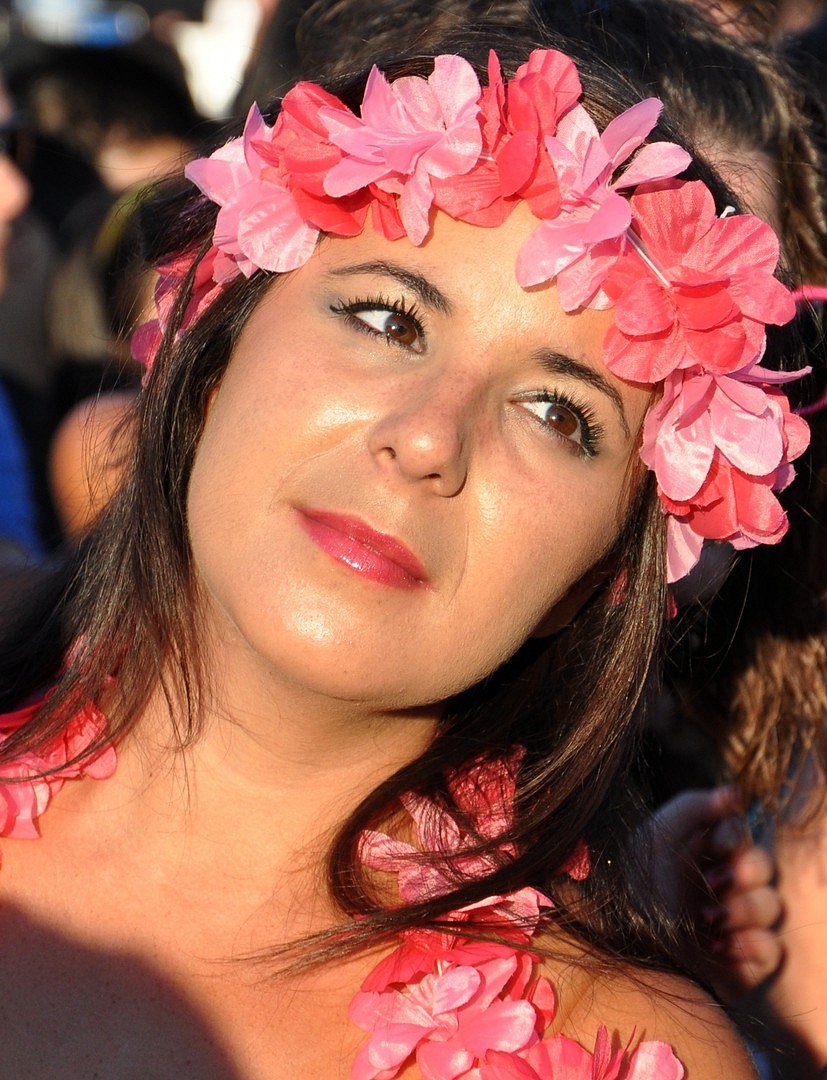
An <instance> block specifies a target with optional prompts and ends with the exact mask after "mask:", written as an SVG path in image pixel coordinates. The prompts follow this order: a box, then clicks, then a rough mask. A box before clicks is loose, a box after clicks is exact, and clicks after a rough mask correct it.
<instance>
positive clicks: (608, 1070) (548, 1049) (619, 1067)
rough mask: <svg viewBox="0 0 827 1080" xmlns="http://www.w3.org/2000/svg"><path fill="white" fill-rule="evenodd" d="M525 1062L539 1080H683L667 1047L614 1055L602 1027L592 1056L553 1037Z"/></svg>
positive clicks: (661, 1045)
mask: <svg viewBox="0 0 827 1080" xmlns="http://www.w3.org/2000/svg"><path fill="white" fill-rule="evenodd" d="M525 1058H526V1060H527V1061H528V1062H529V1064H531V1065H532V1067H533V1068H534V1069H535V1070H536V1073H537V1076H538V1078H539V1080H545V1078H546V1077H549V1078H551V1077H554V1078H555V1080H556V1078H557V1077H559V1078H560V1080H682V1077H683V1075H684V1070H683V1066H682V1065H681V1063H680V1062H679V1061H678V1059H677V1058H676V1057H675V1054H674V1052H673V1051H672V1048H671V1047H670V1046H668V1045H667V1044H666V1043H662V1042H644V1043H641V1044H640V1045H639V1046H638V1047H637V1048H636V1049H635V1050H634V1051H633V1052H632V1054H631V1055H629V1054H627V1052H626V1051H625V1050H623V1049H620V1050H616V1051H615V1052H614V1053H613V1052H612V1049H611V1042H610V1039H609V1033H608V1031H607V1030H606V1028H605V1027H604V1026H603V1025H602V1024H601V1026H600V1028H599V1030H598V1033H597V1038H596V1039H595V1044H594V1052H593V1053H590V1052H589V1051H588V1050H586V1049H585V1048H584V1047H583V1046H581V1045H580V1044H579V1043H576V1042H575V1041H574V1040H573V1039H568V1038H566V1036H565V1035H555V1036H554V1037H553V1038H551V1039H547V1040H546V1041H545V1042H541V1043H537V1044H536V1046H534V1047H532V1048H531V1049H530V1050H529V1051H528V1052H527V1053H526V1054H525ZM483 1080H485V1077H484V1074H483Z"/></svg>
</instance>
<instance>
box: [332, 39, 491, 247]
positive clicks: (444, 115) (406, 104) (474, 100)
mask: <svg viewBox="0 0 827 1080" xmlns="http://www.w3.org/2000/svg"><path fill="white" fill-rule="evenodd" d="M479 97H480V84H479V80H478V79H477V76H476V73H475V71H474V69H473V68H472V67H471V65H470V64H469V63H468V61H467V60H463V59H462V58H461V57H459V56H438V57H437V58H436V60H435V61H434V70H433V73H432V74H431V75H430V76H429V77H428V79H427V80H425V79H421V78H417V77H410V78H402V79H397V80H396V81H395V82H393V83H388V81H387V79H385V77H384V75H383V74H382V73H381V72H380V71H379V69H378V68H376V67H374V68H373V70H372V71H371V73H370V76H369V78H368V82H367V86H366V87H365V94H364V98H363V100H362V108H361V116H360V117H357V116H354V115H353V113H351V112H350V111H348V110H342V109H336V108H329V107H327V108H322V109H320V111H319V117H320V119H321V121H322V123H324V125H325V127H326V128H327V131H328V135H329V138H330V141H331V142H332V143H333V144H334V145H336V146H337V147H339V148H340V149H341V150H342V151H343V154H342V159H341V161H340V162H339V163H338V164H337V165H334V166H333V168H332V169H331V170H330V171H329V173H328V174H327V176H326V178H325V181H324V190H325V192H326V194H328V195H330V196H332V197H334V198H340V197H342V196H345V195H351V194H353V193H354V192H356V191H359V190H360V189H363V188H367V187H368V186H369V185H375V186H376V187H377V188H379V189H380V190H382V191H385V192H389V193H391V194H394V195H398V196H399V203H398V207H399V216H400V218H401V220H402V223H403V225H404V227H405V231H406V233H407V235H408V238H409V239H410V240H411V242H412V243H414V244H421V243H422V242H423V240H424V239H425V237H426V236H427V234H428V230H429V228H430V209H431V205H432V203H433V199H434V193H433V187H432V179H433V178H434V177H436V178H442V179H444V178H446V177H452V176H457V175H461V174H462V173H467V172H469V171H470V170H471V169H472V168H473V166H474V165H475V164H476V162H477V160H478V158H479V156H480V152H481V150H482V133H481V131H480V123H479V112H480V106H479Z"/></svg>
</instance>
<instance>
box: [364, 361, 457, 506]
mask: <svg viewBox="0 0 827 1080" xmlns="http://www.w3.org/2000/svg"><path fill="white" fill-rule="evenodd" d="M478 409H479V406H478V403H477V402H476V401H475V397H474V394H473V392H472V390H471V388H470V387H468V386H466V387H463V386H462V385H461V382H460V380H459V379H458V378H456V377H453V378H452V377H451V376H449V375H442V376H436V377H434V378H432V379H429V380H428V381H427V382H426V383H425V384H424V385H421V386H420V387H418V388H417V391H416V393H415V394H414V395H413V396H411V395H410V394H408V395H406V396H405V397H404V399H403V400H402V401H400V402H397V403H396V404H395V405H393V406H391V408H389V409H388V411H387V413H386V414H385V415H384V416H383V417H382V418H381V419H380V420H379V421H378V422H377V423H376V424H375V425H374V426H373V428H372V430H371V432H370V437H369V450H370V452H371V454H372V455H373V457H374V458H375V459H376V461H377V462H378V463H379V465H380V467H381V468H382V469H387V470H391V471H396V472H397V473H398V475H399V476H401V477H402V478H403V479H404V480H406V481H408V482H410V483H425V484H427V485H428V486H429V487H430V489H431V490H432V491H433V492H434V493H435V494H437V495H441V496H443V497H445V498H450V497H451V496H453V495H458V494H459V492H460V491H462V489H463V487H464V486H465V482H466V480H467V478H468V468H469V462H470V452H471V443H472V433H473V428H474V421H475V416H476V414H477V412H478Z"/></svg>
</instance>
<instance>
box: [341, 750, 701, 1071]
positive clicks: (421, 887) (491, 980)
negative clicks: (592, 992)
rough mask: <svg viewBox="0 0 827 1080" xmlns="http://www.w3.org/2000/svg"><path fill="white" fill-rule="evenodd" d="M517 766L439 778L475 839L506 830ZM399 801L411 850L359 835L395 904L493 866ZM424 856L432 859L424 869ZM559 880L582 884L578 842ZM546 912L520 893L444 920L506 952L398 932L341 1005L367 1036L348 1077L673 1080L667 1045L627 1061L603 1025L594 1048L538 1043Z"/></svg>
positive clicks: (549, 1013)
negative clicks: (387, 877) (393, 887)
mask: <svg viewBox="0 0 827 1080" xmlns="http://www.w3.org/2000/svg"><path fill="white" fill-rule="evenodd" d="M522 757H523V751H522V750H521V749H518V750H515V751H514V752H512V753H511V754H510V755H509V756H508V757H507V758H503V759H500V760H496V761H481V762H479V763H477V764H475V765H472V766H471V768H469V769H468V770H467V771H464V772H462V773H455V774H454V775H452V776H449V778H448V781H449V788H450V790H451V794H452V796H453V798H454V800H455V802H456V805H457V807H458V808H459V809H460V810H461V811H462V814H463V816H464V819H465V820H466V821H467V822H469V824H470V825H471V826H472V828H473V830H474V832H475V833H476V835H477V836H478V837H480V836H481V837H483V838H485V839H486V840H493V839H496V837H497V836H500V835H502V833H503V832H504V831H505V830H507V829H508V828H509V826H510V825H511V822H512V817H513V805H514V793H515V787H516V784H515V781H516V776H517V772H518V770H519V768H520V763H521V761H522ZM402 802H403V805H404V807H405V809H406V811H407V812H408V814H409V815H410V816H411V818H412V819H413V821H414V823H415V826H416V840H417V845H418V846H417V847H414V846H413V845H411V844H407V843H404V842H403V841H400V840H395V839H393V838H392V837H390V836H387V835H385V834H384V833H378V832H373V831H366V832H365V833H364V834H363V838H362V849H361V854H362V859H363V861H364V862H365V864H366V865H367V866H369V867H372V868H374V869H377V870H384V871H387V872H390V873H394V874H396V875H397V883H398V890H399V894H400V896H401V898H402V899H403V900H405V901H407V902H416V901H422V900H426V899H428V898H431V897H434V896H439V895H442V894H444V893H446V892H448V891H449V890H450V889H451V888H452V887H453V885H454V883H455V882H456V881H457V876H459V877H460V878H461V879H465V880H466V881H467V880H469V879H474V878H481V877H484V876H486V875H487V874H490V873H491V872H492V871H493V870H494V869H495V868H496V865H497V863H496V862H495V861H494V860H490V859H486V858H483V857H480V856H479V855H476V854H473V853H471V849H473V846H474V839H473V837H472V835H471V834H470V833H468V832H467V831H464V830H463V828H462V826H461V825H460V823H459V822H458V821H456V820H455V819H454V818H453V817H452V816H451V815H450V814H449V813H447V812H446V811H445V810H443V809H442V808H441V807H439V806H438V805H437V804H436V803H434V802H432V801H430V800H429V799H425V798H422V797H420V796H416V795H412V794H409V795H407V796H405V797H404V798H403V800H402ZM422 852H427V853H428V854H429V855H430V856H431V858H430V859H429V860H428V861H424V860H423V858H422ZM465 852H468V854H464V853H465ZM434 855H436V856H437V858H436V859H434V858H433V856H434ZM498 855H499V856H500V857H501V858H505V859H508V858H509V857H511V856H513V855H514V850H513V848H511V847H510V846H509V845H507V844H503V845H502V846H501V847H500V849H499V851H498ZM440 858H442V862H441V863H440ZM561 872H562V873H567V874H569V876H570V877H572V878H574V879H575V880H582V879H583V878H585V877H586V876H587V875H588V873H589V853H588V849H587V848H586V846H585V844H583V842H582V841H581V843H580V844H579V845H578V847H577V849H576V850H575V852H574V854H573V855H572V857H571V858H570V859H569V861H568V862H567V863H566V865H565V866H563V867H562V868H561ZM551 906H552V902H551V900H549V899H548V897H546V896H544V895H543V894H542V893H541V892H538V891H537V890H536V889H532V888H523V889H519V890H517V891H516V892H512V893H506V894H503V895H499V896H491V897H488V898H487V899H485V900H481V901H479V902H477V903H475V904H470V905H468V906H467V907H464V908H460V909H459V910H457V911H453V912H451V913H450V914H449V915H447V916H446V919H448V920H450V921H451V922H454V923H459V924H464V925H466V926H468V928H469V930H471V931H476V932H477V933H479V932H480V931H485V930H486V929H487V930H488V931H490V932H492V933H495V934H496V935H497V936H498V937H500V938H503V939H505V941H507V942H508V943H507V944H505V943H503V944H495V943H492V942H486V941H480V940H479V939H478V938H477V937H475V936H473V934H471V935H469V936H465V935H464V934H462V933H461V932H457V933H443V932H440V931H437V930H417V931H412V932H410V933H406V934H403V935H402V942H401V944H400V945H399V946H398V947H397V948H396V949H395V950H394V951H393V952H392V953H391V954H390V956H387V957H385V959H383V960H382V961H380V963H379V964H377V966H376V967H375V968H374V969H373V971H372V972H371V973H370V975H368V977H367V979H365V981H364V983H363V984H362V988H361V990H360V991H359V993H358V994H357V995H356V996H355V997H354V999H353V1002H352V1003H351V1006H350V1018H351V1020H352V1021H353V1022H354V1023H355V1024H357V1025H358V1026H359V1027H360V1028H362V1029H363V1030H365V1031H367V1032H368V1033H369V1035H370V1038H369V1039H368V1041H367V1043H366V1044H365V1046H364V1047H363V1048H362V1050H361V1051H360V1053H359V1054H358V1056H357V1058H356V1060H355V1062H354V1064H353V1071H352V1074H351V1075H352V1078H353V1080H391V1078H392V1077H395V1076H397V1075H398V1073H399V1072H400V1070H401V1069H402V1068H403V1067H404V1066H406V1065H407V1064H409V1063H410V1062H412V1061H414V1060H415V1061H416V1064H417V1066H418V1068H419V1071H420V1073H421V1075H422V1076H423V1077H424V1078H425V1080H509V1078H513V1080H681V1077H683V1075H684V1070H683V1067H682V1066H681V1064H680V1062H679V1061H678V1059H677V1058H676V1057H675V1055H674V1053H673V1052H672V1049H671V1047H669V1046H667V1045H666V1043H662V1042H643V1043H640V1044H639V1045H638V1046H637V1047H636V1049H635V1050H634V1051H633V1052H632V1053H631V1054H629V1053H628V1052H627V1050H626V1049H624V1048H620V1049H617V1050H612V1045H611V1039H610V1037H609V1033H608V1031H607V1029H606V1028H605V1027H603V1026H601V1027H600V1029H599V1031H598V1034H597V1039H596V1041H595V1046H594V1050H593V1051H589V1050H586V1049H585V1048H584V1047H582V1046H581V1045H580V1044H579V1043H577V1042H574V1041H573V1040H572V1039H568V1038H566V1036H565V1035H560V1034H557V1035H553V1036H551V1037H549V1038H544V1035H545V1033H546V1031H547V1029H548V1027H549V1025H550V1023H551V1021H552V1019H553V1017H554V1013H555V1010H556V1004H557V1003H556V996H555V993H554V989H553V988H552V985H551V983H550V982H549V980H548V979H547V978H546V977H545V975H543V974H542V969H541V964H540V958H539V957H538V956H537V955H536V953H534V952H532V951H531V938H532V936H533V935H534V934H535V933H536V932H537V929H538V926H539V923H540V917H541V914H542V911H543V909H548V908H550V907H551Z"/></svg>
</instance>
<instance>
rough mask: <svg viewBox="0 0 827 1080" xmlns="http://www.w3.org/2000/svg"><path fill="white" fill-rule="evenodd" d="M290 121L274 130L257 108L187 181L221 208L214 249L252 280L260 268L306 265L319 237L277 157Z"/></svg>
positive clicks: (195, 164) (195, 165) (192, 167)
mask: <svg viewBox="0 0 827 1080" xmlns="http://www.w3.org/2000/svg"><path fill="white" fill-rule="evenodd" d="M285 123H286V121H285V120H283V119H282V116H281V115H280V116H279V119H278V120H277V121H276V123H275V125H274V126H273V127H268V126H267V124H265V122H264V118H263V117H262V115H261V113H260V112H259V110H258V106H257V105H253V107H252V108H251V109H250V112H249V114H248V116H247V122H246V124H245V125H244V133H243V135H242V136H241V137H240V138H238V139H232V140H231V141H230V142H228V143H227V144H226V145H225V146H222V147H221V148H220V149H218V150H216V151H215V153H213V154H212V155H211V156H210V157H208V158H198V159H197V160H196V161H191V162H190V163H189V165H187V167H186V169H185V170H184V174H185V175H186V176H187V178H188V179H190V180H192V182H193V183H194V184H195V185H196V186H197V187H198V188H200V189H201V191H202V192H203V193H204V194H205V195H206V196H207V198H208V199H211V200H212V202H214V203H217V204H218V205H219V206H220V207H221V209H220V210H219V211H218V217H217V218H216V223H215V234H214V237H213V240H214V243H215V246H216V247H217V248H219V249H220V250H221V251H224V252H226V254H228V255H229V256H230V257H231V258H232V259H233V260H234V262H235V264H236V265H237V266H238V269H239V270H240V271H241V272H242V273H243V274H244V275H245V276H246V277H250V276H251V275H252V274H253V273H254V272H255V271H256V270H257V269H262V270H273V271H277V272H282V273H283V272H286V271H288V270H295V269H296V268H297V267H299V266H302V265H303V264H304V263H306V262H307V260H308V259H309V258H310V256H311V255H312V253H313V251H314V249H315V247H316V241H317V239H318V236H319V230H318V228H315V227H314V226H312V225H309V224H308V223H307V221H306V220H305V217H304V215H303V214H302V212H301V208H300V207H299V204H298V203H297V201H296V199H295V197H294V195H293V193H292V191H291V190H290V187H289V185H288V183H287V180H286V177H285V174H284V170H283V169H282V168H281V160H280V156H279V135H280V133H281V132H282V130H283V129H284V127H285Z"/></svg>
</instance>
